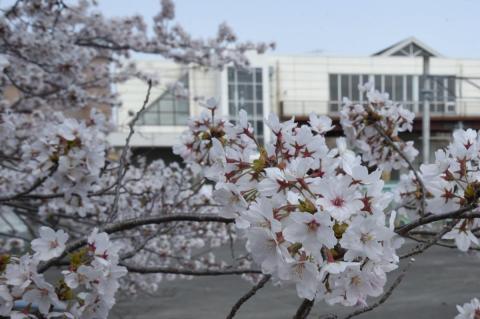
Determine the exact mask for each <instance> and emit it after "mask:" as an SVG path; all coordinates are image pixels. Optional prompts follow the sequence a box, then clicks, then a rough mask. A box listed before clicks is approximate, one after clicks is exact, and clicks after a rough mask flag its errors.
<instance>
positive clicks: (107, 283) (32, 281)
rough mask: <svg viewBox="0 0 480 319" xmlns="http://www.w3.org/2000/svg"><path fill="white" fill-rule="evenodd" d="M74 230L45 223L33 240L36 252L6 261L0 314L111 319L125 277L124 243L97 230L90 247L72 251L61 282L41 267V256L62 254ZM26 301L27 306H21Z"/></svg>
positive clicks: (1, 266) (0, 270) (0, 276)
mask: <svg viewBox="0 0 480 319" xmlns="http://www.w3.org/2000/svg"><path fill="white" fill-rule="evenodd" d="M67 239H68V235H67V234H66V233H65V232H64V231H63V230H59V231H57V232H55V231H54V230H53V229H51V228H49V227H41V228H40V238H37V239H35V240H33V241H32V249H33V250H34V251H35V254H34V255H30V254H25V255H23V256H22V257H20V258H17V257H10V258H8V259H2V261H1V262H0V316H9V317H11V318H85V319H87V318H88V319H90V318H91V319H93V318H106V317H107V315H108V312H109V310H110V309H111V307H112V306H113V305H114V304H115V293H116V291H117V290H118V288H119V278H121V277H123V276H124V275H125V274H126V272H127V271H126V268H125V267H122V266H119V265H118V262H119V255H118V250H119V248H120V247H119V245H118V244H115V243H113V242H111V241H110V239H109V236H108V235H107V234H106V233H99V232H98V230H97V229H94V230H93V232H92V233H91V234H90V235H89V237H88V241H87V242H88V244H87V247H85V248H81V249H80V250H78V251H77V252H74V253H72V254H71V258H70V266H69V269H68V270H65V271H63V272H62V275H63V276H62V278H61V279H59V280H58V281H57V283H56V284H52V283H50V282H49V281H48V280H47V279H46V278H45V277H44V275H43V274H41V273H39V272H38V265H39V262H40V261H49V260H51V259H53V258H57V257H60V256H62V253H63V252H64V250H65V248H66V246H65V244H66V242H67ZM21 302H23V306H22V305H21Z"/></svg>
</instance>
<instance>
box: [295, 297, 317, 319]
mask: <svg viewBox="0 0 480 319" xmlns="http://www.w3.org/2000/svg"><path fill="white" fill-rule="evenodd" d="M314 302H315V299H314V300H308V299H303V302H302V303H301V304H300V306H299V307H298V309H297V312H296V313H295V315H294V316H293V319H305V318H307V317H308V315H309V314H310V311H311V310H312V307H313V303H314Z"/></svg>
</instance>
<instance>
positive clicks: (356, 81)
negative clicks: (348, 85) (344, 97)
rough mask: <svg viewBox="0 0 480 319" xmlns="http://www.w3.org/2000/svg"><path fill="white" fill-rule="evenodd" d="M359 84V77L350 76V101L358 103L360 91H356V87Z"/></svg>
mask: <svg viewBox="0 0 480 319" xmlns="http://www.w3.org/2000/svg"><path fill="white" fill-rule="evenodd" d="M359 84H360V75H356V74H353V75H352V95H351V96H350V98H351V99H352V101H360V91H359V90H358V85H359Z"/></svg>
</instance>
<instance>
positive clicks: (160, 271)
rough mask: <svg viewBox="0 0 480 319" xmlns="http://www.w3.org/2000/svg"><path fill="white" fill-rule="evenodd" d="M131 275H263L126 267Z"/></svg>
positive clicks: (227, 270)
mask: <svg viewBox="0 0 480 319" xmlns="http://www.w3.org/2000/svg"><path fill="white" fill-rule="evenodd" d="M122 266H125V267H126V268H127V270H128V272H129V273H137V274H176V275H185V276H223V275H244V274H261V273H262V272H261V271H260V270H256V269H212V270H210V269H205V270H194V269H179V268H174V267H137V266H131V265H125V264H122Z"/></svg>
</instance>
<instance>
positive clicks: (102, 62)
mask: <svg viewBox="0 0 480 319" xmlns="http://www.w3.org/2000/svg"><path fill="white" fill-rule="evenodd" d="M161 4H162V7H161V10H160V12H159V13H158V14H156V15H155V16H154V18H153V25H152V28H153V30H147V23H146V22H145V21H144V19H143V17H142V16H139V15H134V16H131V17H122V18H118V17H115V18H108V17H105V16H104V15H103V14H102V13H101V12H100V11H99V9H98V8H97V7H96V2H95V1H86V0H82V1H68V4H67V3H66V2H65V1H57V0H28V1H27V0H19V1H15V2H14V4H11V5H9V6H7V7H5V6H4V7H2V13H3V14H2V16H1V17H0V35H1V36H0V47H1V48H2V52H1V53H2V60H1V61H0V70H1V72H0V86H1V87H2V88H6V87H10V88H11V87H14V88H16V95H15V96H12V97H11V98H7V99H4V100H2V101H1V102H0V109H2V108H4V107H10V108H11V109H14V110H20V111H33V110H37V109H38V108H50V109H56V110H63V109H65V106H67V105H68V107H71V108H81V107H85V106H88V105H96V106H100V105H101V106H103V107H105V108H108V107H111V106H117V105H119V99H118V94H117V93H116V92H113V91H112V90H111V89H110V87H111V85H112V84H115V83H121V82H124V81H126V80H128V79H130V78H132V77H137V78H140V79H142V80H146V79H148V78H152V77H153V75H150V74H144V73H142V72H140V71H138V70H137V68H136V67H135V64H134V63H133V61H131V60H130V59H129V57H130V54H131V52H132V51H135V52H141V53H145V54H155V55H159V56H162V57H164V58H167V59H170V60H174V61H176V62H179V63H183V64H195V65H199V66H202V67H213V68H219V67H222V66H223V65H225V64H227V63H234V64H238V65H246V64H247V63H248V60H247V59H246V57H245V55H244V53H245V52H246V51H248V50H256V51H258V52H260V53H261V52H264V51H265V50H267V49H268V48H269V47H271V46H272V45H270V44H265V43H258V44H256V43H251V42H244V43H240V42H238V41H237V37H236V35H235V34H234V33H233V31H232V30H231V29H230V28H229V27H228V26H227V25H226V24H222V25H220V26H219V29H218V32H217V35H216V36H214V37H212V38H208V39H200V38H193V37H192V36H190V35H189V34H188V33H187V32H186V31H185V30H184V29H183V28H182V27H181V26H180V25H178V24H176V23H175V24H174V18H175V8H174V4H173V3H172V2H171V1H170V0H162V1H161ZM156 80H159V81H160V82H161V79H156ZM156 82H158V81H156Z"/></svg>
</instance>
